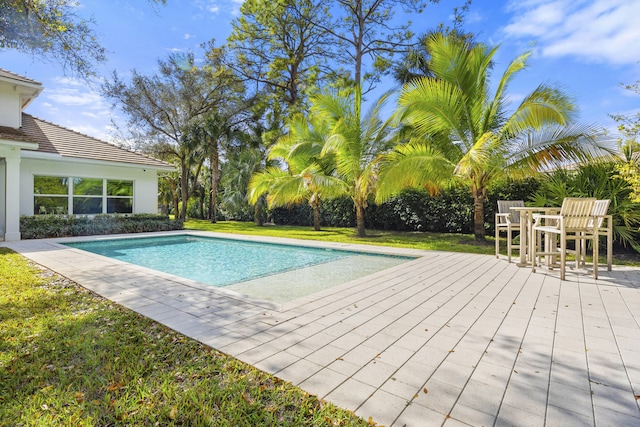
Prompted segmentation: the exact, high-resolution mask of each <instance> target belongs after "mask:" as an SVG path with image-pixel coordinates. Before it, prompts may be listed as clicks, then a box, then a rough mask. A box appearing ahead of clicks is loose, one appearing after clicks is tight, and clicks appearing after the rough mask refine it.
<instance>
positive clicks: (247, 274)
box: [65, 235, 413, 302]
mask: <svg viewBox="0 0 640 427" xmlns="http://www.w3.org/2000/svg"><path fill="white" fill-rule="evenodd" d="M65 245H67V246H70V247H74V248H77V249H82V250H85V251H88V252H93V253H96V254H99V255H103V256H107V257H110V258H115V259H118V260H121V261H125V262H129V263H131V264H136V265H140V266H143V267H147V268H151V269H154V270H158V271H162V272H165V273H169V274H173V275H176V276H180V277H184V278H187V279H191V280H195V281H198V282H200V283H204V284H208V285H213V286H218V287H222V286H224V287H227V288H229V289H232V290H237V291H238V292H241V293H245V294H248V295H251V296H256V297H259V298H263V299H268V300H272V301H278V302H284V301H289V300H291V299H293V298H297V297H300V296H303V295H308V294H309V293H312V292H316V291H318V290H321V289H325V288H327V287H331V286H334V285H336V284H339V283H344V282H346V281H349V280H353V279H355V278H357V277H362V276H364V275H368V274H371V273H374V272H376V271H380V270H383V269H386V268H389V267H392V266H395V265H398V264H401V263H403V262H406V261H409V260H411V259H413V258H411V257H402V256H391V255H378V254H370V253H360V252H353V251H346V250H334V249H325V248H309V247H302V246H293V245H282V244H272V243H261V242H249V241H243V240H234V239H223V238H213V237H202V236H193V235H177V236H163V237H145V238H131V239H109V240H96V241H85V242H72V243H65Z"/></svg>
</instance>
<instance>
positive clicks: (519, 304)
mask: <svg viewBox="0 0 640 427" xmlns="http://www.w3.org/2000/svg"><path fill="white" fill-rule="evenodd" d="M156 234H158V233H156ZM162 234H170V233H162ZM193 234H202V235H212V236H214V235H220V234H217V233H196V232H194V233H193ZM101 237H107V236H101ZM225 237H231V236H228V235H226V236H225ZM235 237H236V238H239V236H235ZM242 238H246V239H250V240H259V241H269V242H275V243H278V242H284V243H300V244H304V245H317V246H323V247H334V248H341V249H354V248H355V249H357V250H373V251H377V250H380V251H383V252H385V253H394V254H398V255H418V256H420V258H418V259H416V260H413V261H409V262H407V263H404V264H401V265H399V266H396V267H393V268H390V269H387V270H384V271H381V272H379V273H376V274H373V275H370V276H367V277H364V278H361V279H357V280H354V281H351V282H349V283H345V284H342V285H338V286H336V287H333V288H330V289H327V290H324V291H321V292H319V293H316V294H313V295H310V296H307V297H302V298H300V299H297V300H295V301H291V302H288V303H284V304H274V303H268V302H264V301H261V300H258V299H256V298H247V297H243V296H241V295H239V294H236V293H234V292H229V291H225V290H224V289H218V288H212V287H210V286H205V285H201V284H199V283H196V282H193V281H189V280H185V279H180V278H176V277H175V276H171V275H168V274H164V273H159V272H155V271H153V270H148V269H145V268H142V267H136V266H132V265H130V264H125V263H122V262H119V261H116V260H112V259H109V258H105V257H102V256H99V255H94V254H91V253H87V252H84V251H79V250H77V249H72V248H69V247H65V246H62V245H60V244H58V243H56V242H62V241H65V240H82V239H83V238H68V239H45V240H25V241H20V242H4V243H2V244H1V245H2V246H6V247H9V248H11V249H13V250H15V251H17V252H19V253H21V254H23V255H24V256H26V257H27V258H29V259H31V260H33V261H34V262H36V263H38V264H40V265H42V266H44V267H46V268H49V269H51V270H53V271H55V272H57V273H59V274H61V275H63V276H65V277H68V278H69V279H71V280H73V281H75V282H77V283H78V284H80V285H82V286H83V287H85V288H87V289H89V290H91V291H94V292H96V293H97V294H99V295H102V296H104V297H105V298H108V299H110V300H113V301H115V302H117V303H119V304H121V305H123V306H125V307H128V308H130V309H131V310H134V311H136V312H138V313H141V314H142V315H145V316H147V317H150V318H152V319H154V320H156V321H158V322H160V323H162V324H164V325H167V326H168V327H170V328H172V329H175V330H176V331H178V332H181V333H183V334H185V335H187V336H189V337H192V338H194V339H197V340H199V341H201V342H203V343H205V344H207V345H209V346H211V347H214V348H216V349H218V350H220V351H222V352H225V353H227V354H230V355H232V356H234V357H236V358H238V359H239V360H242V361H244V362H247V363H250V364H252V365H254V366H256V367H257V368H259V369H261V370H263V371H266V372H269V373H272V374H274V375H276V376H278V377H280V378H282V379H284V380H287V381H290V382H292V383H293V384H295V385H297V386H299V387H300V388H302V389H303V390H305V391H307V392H309V393H311V394H314V395H317V396H318V397H320V398H323V399H325V400H327V401H330V402H333V403H335V404H336V405H338V406H340V407H343V408H346V409H350V410H352V411H354V412H355V413H356V414H357V415H360V416H362V417H363V418H364V419H369V417H371V418H372V420H373V421H375V422H377V423H379V424H381V425H384V426H404V425H406V426H440V425H442V426H447V427H450V426H466V425H471V426H480V425H484V426H490V425H496V426H505V425H513V426H581V425H584V426H598V427H600V426H640V406H639V404H640V400H639V398H640V269H639V268H632V267H622V266H614V268H613V271H611V272H607V271H606V270H604V269H602V270H601V271H600V273H599V279H598V280H594V279H593V278H592V277H591V276H590V275H588V274H586V273H584V272H578V273H575V272H572V271H569V272H568V273H567V280H566V281H563V282H561V281H560V279H559V277H558V274H557V273H556V272H549V273H544V272H538V273H531V269H530V268H519V267H517V266H516V265H515V263H511V264H509V263H507V261H506V260H505V259H496V258H495V257H493V256H487V255H473V254H462V253H448V252H435V251H434V252H430V251H417V250H410V249H392V248H382V247H379V248H375V247H371V246H359V245H348V244H334V243H319V242H309V241H305V242H301V241H294V240H291V239H274V238H262V237H260V238H259V237H255V236H252V237H250V236H246V237H244V236H243V237H242Z"/></svg>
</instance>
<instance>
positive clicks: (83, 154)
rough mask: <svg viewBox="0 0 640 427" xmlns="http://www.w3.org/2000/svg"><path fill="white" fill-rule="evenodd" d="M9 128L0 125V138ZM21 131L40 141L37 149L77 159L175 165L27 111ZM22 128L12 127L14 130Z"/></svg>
mask: <svg viewBox="0 0 640 427" xmlns="http://www.w3.org/2000/svg"><path fill="white" fill-rule="evenodd" d="M7 129H11V128H6V127H1V128H0V138H3V131H5V130H7ZM20 130H21V131H22V134H24V135H25V136H26V137H27V138H28V139H27V141H29V142H37V143H38V144H39V147H38V149H37V150H36V152H40V153H52V154H59V155H61V156H62V157H74V158H78V159H90V160H102V161H106V162H119V163H130V164H134V165H144V166H149V167H158V168H161V169H170V168H173V165H171V164H170V163H167V162H163V161H161V160H157V159H154V158H152V157H149V156H145V155H143V154H140V153H136V152H134V151H130V150H127V149H125V148H122V147H118V146H116V145H113V144H109V143H108V142H105V141H102V140H99V139H96V138H93V137H90V136H87V135H84V134H82V133H79V132H76V131H73V130H71V129H67V128H64V127H62V126H58V125H55V124H53V123H49V122H47V121H45V120H41V119H38V118H37V117H33V116H32V115H30V114H26V113H22V129H20ZM20 130H17V129H13V131H14V132H16V131H20Z"/></svg>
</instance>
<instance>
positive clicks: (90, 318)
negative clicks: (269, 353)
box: [0, 248, 369, 426]
mask: <svg viewBox="0 0 640 427" xmlns="http://www.w3.org/2000/svg"><path fill="white" fill-rule="evenodd" d="M0 283H1V285H0V426H18V425H21V426H115V425H135V426H171V425H176V426H178V425H179V426H338V425H340V426H366V425H369V423H368V422H366V421H364V420H362V419H360V418H358V417H356V416H355V415H354V414H353V413H351V412H349V411H346V410H342V409H339V408H337V407H335V406H333V405H331V404H328V403H325V402H322V401H320V400H318V399H317V398H315V397H313V396H309V395H308V394H306V393H305V392H303V391H302V390H300V389H298V388H296V387H294V386H292V385H291V384H289V383H285V382H284V381H281V380H279V379H277V378H275V377H273V376H271V375H268V374H265V373H263V372H260V371H258V370H257V369H255V368H253V367H251V366H250V365H246V364H244V363H241V362H239V361H238V360H236V359H234V358H232V357H229V356H226V355H224V354H222V353H220V352H218V351H216V350H213V349H211V348H209V347H207V346H205V345H203V344H200V343H198V342H197V341H194V340H192V339H189V338H186V337H184V336H183V335H180V334H178V333H176V332H174V331H172V330H170V329H168V328H166V327H164V326H162V325H160V324H158V323H156V322H154V321H152V320H149V319H147V318H145V317H142V316H140V315H137V314H135V313H133V312H131V311H129V310H127V309H124V308H122V307H120V306H118V305H116V304H114V303H111V302H109V301H107V300H105V299H103V298H100V297H98V296H96V295H94V294H92V293H90V292H89V291H86V290H85V289H83V288H81V287H80V286H78V285H76V284H75V283H73V282H70V281H69V280H67V279H64V278H62V277H60V276H58V275H56V274H52V273H51V272H49V271H42V270H40V269H38V268H36V267H35V266H34V265H32V264H31V263H29V262H28V261H27V260H26V259H25V258H24V257H22V256H20V255H18V254H15V253H13V252H11V251H10V250H8V249H5V248H0Z"/></svg>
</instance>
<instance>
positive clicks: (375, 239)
mask: <svg viewBox="0 0 640 427" xmlns="http://www.w3.org/2000/svg"><path fill="white" fill-rule="evenodd" d="M184 226H185V228H188V229H191V230H203V231H218V232H221V233H234V234H253V235H258V236H270V237H290V238H293V239H304V240H320V241H326V242H340V243H360V244H365V245H380V246H396V247H402V248H413V249H425V250H442V251H453V252H467V253H476V254H488V255H490V254H494V253H495V249H494V243H493V242H494V241H493V240H492V239H487V241H486V242H484V243H478V242H476V241H475V240H474V238H473V235H470V234H441V233H418V232H415V233H410V232H397V231H381V230H367V237H364V238H360V237H357V236H356V234H355V229H353V228H339V227H322V230H321V231H314V230H313V228H312V227H299V226H291V225H265V226H262V227H259V226H257V225H255V224H254V223H253V222H236V221H220V222H217V223H215V224H212V223H211V222H210V221H206V220H198V219H190V220H188V221H186V222H185V223H184Z"/></svg>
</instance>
